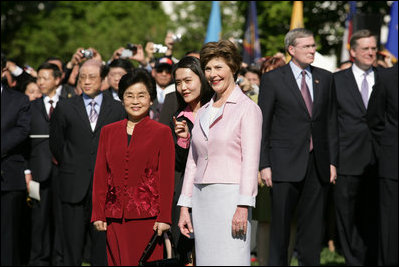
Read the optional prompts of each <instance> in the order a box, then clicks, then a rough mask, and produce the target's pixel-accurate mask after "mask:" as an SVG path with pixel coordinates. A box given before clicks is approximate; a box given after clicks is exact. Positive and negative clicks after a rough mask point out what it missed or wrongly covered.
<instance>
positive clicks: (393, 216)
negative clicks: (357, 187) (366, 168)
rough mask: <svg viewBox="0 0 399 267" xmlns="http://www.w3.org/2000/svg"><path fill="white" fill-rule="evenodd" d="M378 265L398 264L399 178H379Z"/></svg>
mask: <svg viewBox="0 0 399 267" xmlns="http://www.w3.org/2000/svg"><path fill="white" fill-rule="evenodd" d="M378 181H379V191H380V194H379V213H380V214H379V216H378V217H379V243H378V245H379V246H378V247H379V248H378V252H379V255H378V265H379V266H398V180H391V179H385V178H380V179H379V180H378Z"/></svg>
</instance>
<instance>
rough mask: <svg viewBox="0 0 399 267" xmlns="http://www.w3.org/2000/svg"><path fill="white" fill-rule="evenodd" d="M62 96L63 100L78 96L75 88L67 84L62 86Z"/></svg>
mask: <svg viewBox="0 0 399 267" xmlns="http://www.w3.org/2000/svg"><path fill="white" fill-rule="evenodd" d="M61 86H62V89H61V94H60V96H61V97H62V98H71V97H73V96H75V95H76V92H75V88H74V87H73V86H71V85H69V84H67V83H64V84H62V85H61Z"/></svg>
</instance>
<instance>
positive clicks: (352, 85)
mask: <svg viewBox="0 0 399 267" xmlns="http://www.w3.org/2000/svg"><path fill="white" fill-rule="evenodd" d="M346 76H347V80H348V83H349V84H348V90H349V91H350V93H351V94H352V96H353V99H354V100H355V102H356V104H357V105H358V106H359V108H360V109H361V110H362V111H363V112H366V107H365V106H364V103H363V99H362V95H361V94H360V91H359V87H358V86H357V83H356V79H355V75H353V71H352V68H349V69H347V70H346Z"/></svg>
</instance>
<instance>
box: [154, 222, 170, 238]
mask: <svg viewBox="0 0 399 267" xmlns="http://www.w3.org/2000/svg"><path fill="white" fill-rule="evenodd" d="M153 229H154V231H157V233H158V236H161V235H162V233H163V232H166V231H168V230H169V229H170V225H169V224H167V223H161V222H155V224H154V227H153Z"/></svg>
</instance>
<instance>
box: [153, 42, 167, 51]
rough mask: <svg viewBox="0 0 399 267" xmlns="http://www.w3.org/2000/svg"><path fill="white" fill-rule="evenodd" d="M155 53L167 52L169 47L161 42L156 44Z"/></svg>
mask: <svg viewBox="0 0 399 267" xmlns="http://www.w3.org/2000/svg"><path fill="white" fill-rule="evenodd" d="M153 51H154V53H166V51H168V47H167V46H164V45H161V44H154V50H153Z"/></svg>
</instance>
